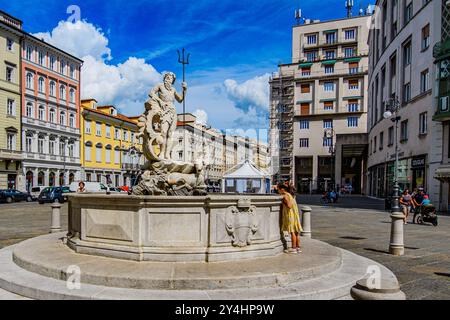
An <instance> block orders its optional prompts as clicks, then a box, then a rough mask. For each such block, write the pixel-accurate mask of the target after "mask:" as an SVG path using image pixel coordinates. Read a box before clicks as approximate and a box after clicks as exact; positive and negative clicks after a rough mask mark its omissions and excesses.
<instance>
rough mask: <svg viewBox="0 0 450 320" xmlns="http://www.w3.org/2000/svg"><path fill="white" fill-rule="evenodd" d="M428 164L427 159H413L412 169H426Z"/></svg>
mask: <svg viewBox="0 0 450 320" xmlns="http://www.w3.org/2000/svg"><path fill="white" fill-rule="evenodd" d="M425 163H426V157H425V156H424V157H417V158H413V159H412V161H411V168H412V169H417V168H425Z"/></svg>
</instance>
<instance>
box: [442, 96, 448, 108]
mask: <svg viewBox="0 0 450 320" xmlns="http://www.w3.org/2000/svg"><path fill="white" fill-rule="evenodd" d="M448 108H449V96H446V97H442V98H441V111H448Z"/></svg>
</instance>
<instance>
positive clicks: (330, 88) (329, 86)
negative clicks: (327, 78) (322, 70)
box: [323, 82, 334, 91]
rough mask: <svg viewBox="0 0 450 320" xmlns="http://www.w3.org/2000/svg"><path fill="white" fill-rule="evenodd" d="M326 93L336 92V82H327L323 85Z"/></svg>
mask: <svg viewBox="0 0 450 320" xmlns="http://www.w3.org/2000/svg"><path fill="white" fill-rule="evenodd" d="M323 89H324V91H334V82H325V83H324V84H323Z"/></svg>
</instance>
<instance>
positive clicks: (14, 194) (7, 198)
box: [0, 189, 33, 203]
mask: <svg viewBox="0 0 450 320" xmlns="http://www.w3.org/2000/svg"><path fill="white" fill-rule="evenodd" d="M20 201H27V202H31V201H33V197H32V196H31V195H30V194H29V193H25V192H21V191H18V190H15V189H11V190H0V202H6V203H12V202H20Z"/></svg>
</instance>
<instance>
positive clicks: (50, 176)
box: [48, 172, 56, 187]
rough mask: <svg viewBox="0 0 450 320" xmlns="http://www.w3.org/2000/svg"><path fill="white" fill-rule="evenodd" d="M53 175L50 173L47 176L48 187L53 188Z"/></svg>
mask: <svg viewBox="0 0 450 320" xmlns="http://www.w3.org/2000/svg"><path fill="white" fill-rule="evenodd" d="M55 177H56V175H55V173H54V172H50V174H49V175H48V185H49V187H55V183H56V181H55Z"/></svg>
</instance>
